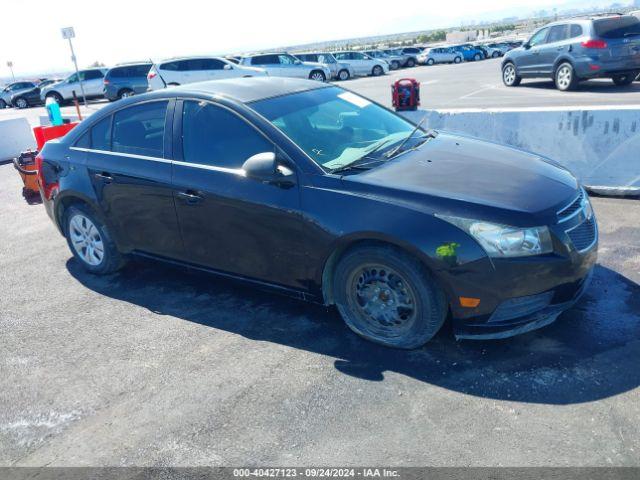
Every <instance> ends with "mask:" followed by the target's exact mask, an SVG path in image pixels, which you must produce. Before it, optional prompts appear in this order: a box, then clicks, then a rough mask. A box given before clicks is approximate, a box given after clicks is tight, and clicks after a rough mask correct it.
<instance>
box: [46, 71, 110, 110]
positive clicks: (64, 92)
mask: <svg viewBox="0 0 640 480" xmlns="http://www.w3.org/2000/svg"><path fill="white" fill-rule="evenodd" d="M108 70H109V69H108V68H89V69H87V70H80V71H79V72H78V73H74V74H73V75H70V76H68V77H67V78H66V79H64V80H63V81H61V82H58V83H54V84H52V85H49V86H47V87H45V88H43V89H42V90H41V91H40V99H41V100H42V101H43V102H44V101H45V100H46V99H47V98H53V99H54V100H55V101H56V102H58V103H63V102H65V101H67V100H71V99H72V98H73V92H76V96H77V97H78V98H81V97H82V91H81V90H80V80H82V87H83V88H84V94H85V95H86V97H87V98H102V97H104V76H105V74H106V73H107V71H108ZM78 75H79V76H78Z"/></svg>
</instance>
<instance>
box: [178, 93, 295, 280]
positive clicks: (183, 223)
mask: <svg viewBox="0 0 640 480" xmlns="http://www.w3.org/2000/svg"><path fill="white" fill-rule="evenodd" d="M180 103H183V106H182V113H181V121H178V122H176V129H177V133H176V135H175V136H174V138H175V142H176V144H177V145H178V148H177V149H176V150H175V152H174V154H175V156H176V160H175V161H174V171H173V186H174V195H175V204H176V209H177V212H178V219H179V222H180V228H181V231H182V238H183V239H184V245H185V251H186V252H187V255H188V256H189V261H191V262H193V263H195V264H198V265H202V266H206V267H208V268H212V269H215V270H218V271H221V272H226V273H229V274H233V275H239V276H242V277H248V278H253V279H259V280H265V281H269V282H272V283H278V284H281V285H285V286H288V287H301V286H302V285H303V283H301V282H304V281H303V280H302V279H304V278H305V276H306V275H308V273H307V274H305V273H304V270H305V269H306V267H305V264H306V260H305V258H304V257H305V255H304V251H305V249H304V247H303V245H302V244H301V243H302V236H301V235H300V228H301V226H302V221H301V217H300V215H299V208H300V199H299V192H298V186H297V185H295V186H289V187H284V186H279V185H275V184H270V183H266V182H261V181H257V180H254V179H251V178H247V177H245V176H244V171H243V170H242V165H243V163H244V162H245V160H247V159H248V158H249V157H251V156H253V155H255V154H258V153H264V152H274V151H276V150H277V149H276V147H275V146H274V144H273V143H272V142H271V141H269V140H268V139H267V138H266V137H265V136H263V135H262V133H260V132H259V131H258V130H256V129H255V128H254V127H253V126H252V125H250V124H249V123H248V122H247V121H245V119H244V118H242V117H241V116H239V115H238V114H237V113H235V112H233V111H232V110H230V109H228V108H227V107H224V106H221V105H217V104H213V103H209V102H204V101H201V102H200V101H194V100H185V101H184V102H178V108H179V106H180ZM178 125H179V126H178ZM291 168H292V170H295V168H294V167H293V166H291Z"/></svg>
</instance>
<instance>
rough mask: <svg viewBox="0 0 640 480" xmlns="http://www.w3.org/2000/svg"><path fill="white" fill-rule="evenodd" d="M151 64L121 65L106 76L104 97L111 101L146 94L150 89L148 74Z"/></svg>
mask: <svg viewBox="0 0 640 480" xmlns="http://www.w3.org/2000/svg"><path fill="white" fill-rule="evenodd" d="M150 69H151V63H135V64H129V65H119V66H117V67H113V68H111V69H110V70H109V71H108V72H107V74H106V75H105V76H104V96H105V97H107V99H109V100H110V101H112V102H113V101H115V100H120V99H121V98H127V97H130V96H132V95H136V94H140V93H144V92H146V91H147V89H148V88H149V83H148V80H147V74H148V73H149V70H150Z"/></svg>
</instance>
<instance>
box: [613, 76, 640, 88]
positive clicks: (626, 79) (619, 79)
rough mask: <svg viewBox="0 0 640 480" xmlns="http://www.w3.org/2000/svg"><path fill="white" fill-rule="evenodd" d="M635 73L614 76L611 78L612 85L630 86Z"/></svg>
mask: <svg viewBox="0 0 640 480" xmlns="http://www.w3.org/2000/svg"><path fill="white" fill-rule="evenodd" d="M636 76H637V73H625V74H621V75H614V76H613V77H611V80H613V83H615V84H616V85H617V86H619V87H624V86H626V85H631V84H632V83H633V81H634V80H635V79H636Z"/></svg>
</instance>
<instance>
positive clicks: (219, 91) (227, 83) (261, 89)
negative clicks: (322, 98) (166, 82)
mask: <svg viewBox="0 0 640 480" xmlns="http://www.w3.org/2000/svg"><path fill="white" fill-rule="evenodd" d="M331 86H332V85H330V84H326V83H321V82H316V81H313V80H303V79H297V78H285V77H280V78H276V77H248V78H232V79H226V80H210V81H208V82H198V83H190V84H186V85H181V86H179V87H174V88H172V89H170V90H160V91H161V92H165V91H166V92H173V93H178V94H179V93H192V94H203V93H204V94H207V95H211V96H222V97H226V98H229V99H232V100H236V101H238V102H241V103H251V102H255V101H258V100H264V99H266V98H273V97H280V96H282V95H288V94H291V93H299V92H306V91H309V90H317V89H319V88H328V87H331Z"/></svg>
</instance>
